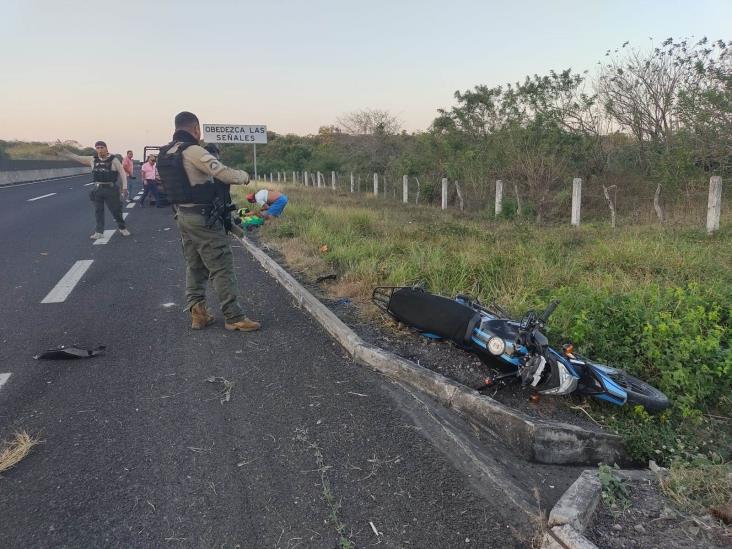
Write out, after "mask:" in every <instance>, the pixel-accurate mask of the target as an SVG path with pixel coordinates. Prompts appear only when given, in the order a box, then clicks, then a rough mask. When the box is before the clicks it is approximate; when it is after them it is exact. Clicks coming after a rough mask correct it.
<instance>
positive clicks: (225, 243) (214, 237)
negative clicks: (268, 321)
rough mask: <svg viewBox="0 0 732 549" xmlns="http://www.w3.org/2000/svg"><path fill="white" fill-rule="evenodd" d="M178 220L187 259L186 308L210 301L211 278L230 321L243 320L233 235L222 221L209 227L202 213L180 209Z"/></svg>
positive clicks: (225, 314)
mask: <svg viewBox="0 0 732 549" xmlns="http://www.w3.org/2000/svg"><path fill="white" fill-rule="evenodd" d="M176 220H177V223H178V229H179V230H180V237H181V242H182V244H183V257H184V258H185V260H186V310H190V309H191V307H193V306H194V305H195V304H197V303H202V302H204V301H205V300H206V283H207V282H208V280H211V284H212V285H213V288H214V291H215V292H216V297H217V298H218V300H219V305H221V311H222V312H223V313H224V317H225V318H226V322H228V323H234V322H238V321H239V320H241V319H243V318H244V317H245V316H246V315H245V314H244V311H243V310H242V308H241V305H239V302H238V301H237V298H238V295H239V284H238V282H237V280H236V274H235V273H234V257H233V254H232V252H231V245H230V240H229V238H230V237H229V235H227V234H226V232H225V231H224V229H223V227H222V226H221V224H220V223H218V222H217V223H216V225H214V226H213V227H211V228H208V227H206V218H205V217H204V216H203V215H201V214H199V213H187V212H183V211H179V212H178V214H177V216H176Z"/></svg>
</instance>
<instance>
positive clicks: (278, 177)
mask: <svg viewBox="0 0 732 549" xmlns="http://www.w3.org/2000/svg"><path fill="white" fill-rule="evenodd" d="M279 182H280V172H277V183H279Z"/></svg>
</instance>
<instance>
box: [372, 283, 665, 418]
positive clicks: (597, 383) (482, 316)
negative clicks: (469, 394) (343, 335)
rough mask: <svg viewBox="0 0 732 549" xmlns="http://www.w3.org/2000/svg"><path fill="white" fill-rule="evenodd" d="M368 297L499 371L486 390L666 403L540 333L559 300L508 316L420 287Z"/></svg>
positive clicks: (654, 405) (652, 406)
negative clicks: (513, 387) (512, 388)
mask: <svg viewBox="0 0 732 549" xmlns="http://www.w3.org/2000/svg"><path fill="white" fill-rule="evenodd" d="M372 301H373V302H374V303H375V304H376V305H377V306H378V307H379V308H381V309H382V310H383V311H385V312H387V313H388V314H389V315H390V316H392V317H393V318H394V319H396V320H398V321H399V322H402V323H403V324H406V325H407V326H410V327H413V328H415V329H416V330H417V331H419V332H421V333H422V334H423V335H425V336H427V337H430V338H433V339H448V340H450V341H452V342H453V343H455V344H456V345H457V346H458V347H460V348H462V349H465V350H467V351H470V352H472V353H475V354H476V355H477V356H478V357H479V358H480V359H481V361H482V362H483V364H485V365H486V366H488V367H489V368H496V369H499V370H501V371H502V373H499V374H498V375H493V376H491V377H488V378H486V379H485V382H484V384H483V385H482V386H480V387H476V389H478V390H484V389H488V388H492V387H500V386H501V385H505V384H508V383H511V382H517V381H519V380H520V381H521V384H522V385H523V386H530V387H531V388H532V389H533V390H534V391H536V392H537V393H539V394H542V395H568V394H571V393H577V394H581V395H588V396H593V397H595V398H598V399H600V400H604V401H607V402H611V403H612V404H616V405H618V406H622V405H624V404H626V403H627V404H640V405H642V406H643V407H644V408H645V409H646V410H647V411H648V412H651V413H657V412H660V411H662V410H664V409H666V408H668V406H669V405H670V402H669V400H668V398H667V397H666V395H664V394H663V393H662V392H661V391H659V390H658V389H656V388H655V387H653V386H651V385H649V384H648V383H646V382H645V381H642V380H640V379H638V378H636V377H634V376H631V375H629V374H627V373H626V372H624V371H623V370H620V369H617V368H613V367H610V366H607V365H605V364H599V363H597V362H593V361H591V360H588V359H587V358H584V357H582V356H580V355H578V354H577V353H575V352H574V349H573V347H572V345H571V344H566V345H564V346H563V347H562V350H561V352H560V351H557V350H555V349H553V348H552V347H550V346H549V340H548V339H547V337H546V336H545V335H544V334H543V333H542V332H541V330H542V329H543V328H544V326H545V324H546V322H547V320H548V319H549V316H550V315H551V314H552V313H553V312H554V309H555V308H556V307H557V305H558V302H556V301H555V302H552V303H551V304H550V305H549V306H548V307H547V308H546V310H544V311H543V312H541V313H537V312H536V311H529V312H528V313H526V314H525V315H524V317H523V318H522V319H521V320H518V321H517V320H511V319H510V318H508V315H507V314H506V313H505V311H503V310H502V309H501V308H500V307H498V306H495V305H493V306H485V305H483V304H481V303H480V302H479V301H478V300H475V299H472V298H470V297H468V296H464V295H459V296H457V297H456V298H455V299H450V298H447V297H443V296H439V295H434V294H431V293H429V292H427V291H425V290H424V289H422V288H419V287H398V286H380V287H377V288H375V289H374V291H373V294H372Z"/></svg>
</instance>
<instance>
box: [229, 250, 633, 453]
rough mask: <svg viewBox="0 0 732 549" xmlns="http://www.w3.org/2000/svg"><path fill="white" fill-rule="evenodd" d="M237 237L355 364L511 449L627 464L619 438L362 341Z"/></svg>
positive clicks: (302, 289)
mask: <svg viewBox="0 0 732 549" xmlns="http://www.w3.org/2000/svg"><path fill="white" fill-rule="evenodd" d="M237 239H238V240H239V241H240V242H241V243H242V245H243V246H244V247H245V248H246V249H247V250H248V251H249V253H251V254H252V255H253V256H254V258H255V259H256V260H257V261H259V263H261V264H262V266H263V267H264V268H265V270H266V271H267V272H268V273H269V274H270V275H271V276H273V277H274V278H275V279H276V280H277V281H278V282H279V283H280V284H282V285H283V286H284V287H285V289H287V291H288V292H290V293H291V294H292V295H293V296H294V298H295V299H296V300H297V302H298V304H299V305H300V306H301V307H304V308H305V309H306V310H307V311H308V312H309V313H310V314H311V315H312V316H313V317H314V318H315V320H317V321H318V323H319V324H320V325H321V326H323V328H325V330H326V331H327V332H328V333H329V334H330V335H331V336H333V337H334V338H335V339H336V340H337V341H338V342H339V343H340V344H341V345H342V346H343V348H344V349H345V350H346V351H348V353H349V354H350V355H351V356H352V357H353V359H354V360H355V361H356V362H358V363H359V364H363V365H365V366H369V367H370V368H373V369H374V370H376V371H378V372H380V373H382V374H384V375H386V376H388V377H390V378H392V379H396V380H398V381H401V382H403V383H407V384H409V385H411V386H412V387H415V388H416V389H419V390H420V391H422V392H424V393H427V394H428V395H430V396H432V397H433V398H435V399H437V400H438V401H439V402H440V403H441V404H443V405H444V406H446V407H448V408H453V409H454V410H456V411H458V412H460V413H461V414H463V415H465V416H467V417H468V418H470V419H471V420H472V421H474V422H475V423H477V424H479V425H480V426H481V427H483V428H485V429H487V430H488V431H490V432H492V433H493V434H495V435H496V436H497V437H498V438H500V439H501V440H502V441H503V442H504V443H505V444H506V445H507V446H508V447H509V448H511V449H512V450H513V451H514V452H515V453H517V454H519V455H521V456H522V457H523V458H525V459H527V460H530V461H537V462H540V463H549V464H592V465H594V464H597V463H599V462H604V463H626V462H627V461H628V459H627V455H626V453H625V448H624V446H623V442H622V439H621V438H620V437H619V436H617V435H612V434H609V433H596V432H592V431H588V430H586V429H583V428H581V427H577V426H574V425H569V424H567V423H562V422H558V421H546V420H535V419H533V418H531V417H529V416H527V415H525V414H522V413H521V412H518V411H516V410H513V409H511V408H508V407H507V406H504V405H503V404H501V403H499V402H498V401H496V400H494V399H492V398H490V397H488V396H486V395H482V394H480V393H478V392H477V391H475V390H473V389H470V388H468V387H465V386H464V385H461V384H460V383H457V382H455V381H452V380H451V379H448V378H446V377H444V376H442V375H440V374H438V373H436V372H433V371H432V370H428V369H427V368H423V367H421V366H418V365H417V364H415V363H414V362H412V361H410V360H406V359H404V358H402V357H399V356H397V355H395V354H393V353H390V352H388V351H384V350H383V349H379V348H378V347H375V346H373V345H371V344H369V343H367V342H365V341H364V340H362V339H361V338H360V337H359V336H358V335H357V334H356V333H355V332H354V331H353V330H351V328H349V327H348V326H346V324H344V323H343V322H342V321H341V320H340V319H339V318H338V317H337V316H336V315H335V314H334V313H333V312H332V311H331V310H330V309H328V308H327V307H326V306H325V305H323V304H322V303H321V302H320V301H319V300H318V299H317V298H316V297H315V296H313V295H312V294H311V293H310V292H309V291H307V290H306V289H305V288H304V287H303V286H302V285H301V284H300V283H299V282H298V281H297V280H295V279H294V278H293V277H292V275H290V274H289V273H288V272H287V271H286V270H285V269H283V268H282V267H281V266H280V265H279V264H278V263H277V262H276V261H275V260H274V259H272V258H271V257H269V256H268V255H267V254H266V253H265V252H264V251H262V250H261V249H260V248H258V247H257V246H256V245H254V244H253V243H252V242H251V241H250V240H249V239H248V238H246V237H244V238H239V237H237Z"/></svg>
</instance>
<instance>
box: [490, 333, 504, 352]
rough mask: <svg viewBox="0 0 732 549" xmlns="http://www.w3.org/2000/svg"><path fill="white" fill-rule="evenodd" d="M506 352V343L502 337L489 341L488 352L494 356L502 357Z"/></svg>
mask: <svg viewBox="0 0 732 549" xmlns="http://www.w3.org/2000/svg"><path fill="white" fill-rule="evenodd" d="M505 350H506V342H505V341H503V339H502V338H500V337H496V336H494V337H492V338H490V339H489V340H488V351H490V353H491V354H492V355H495V356H501V355H502V354H503V353H504V351H505Z"/></svg>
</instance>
